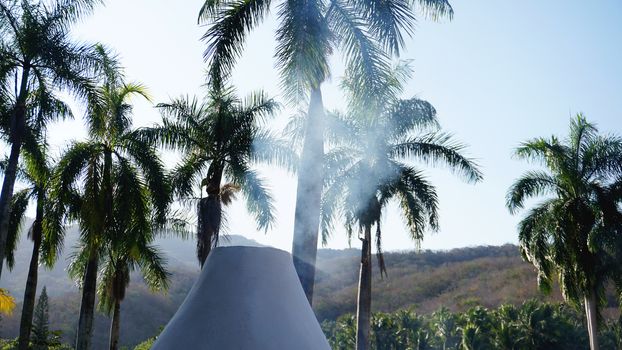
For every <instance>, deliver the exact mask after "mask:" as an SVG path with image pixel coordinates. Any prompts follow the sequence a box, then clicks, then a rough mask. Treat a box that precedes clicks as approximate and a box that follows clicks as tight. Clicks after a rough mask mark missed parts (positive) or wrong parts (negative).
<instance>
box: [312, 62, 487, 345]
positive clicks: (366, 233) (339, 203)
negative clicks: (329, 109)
mask: <svg viewBox="0 0 622 350" xmlns="http://www.w3.org/2000/svg"><path fill="white" fill-rule="evenodd" d="M397 72H398V73H400V72H402V70H397ZM405 77H406V75H399V74H394V75H393V78H392V79H390V80H388V81H386V82H382V84H383V85H384V86H385V89H386V90H387V91H388V92H390V93H385V94H384V96H380V97H381V98H382V100H375V101H369V100H365V101H359V102H357V101H356V97H355V96H354V92H355V89H357V88H358V84H357V82H356V80H351V76H348V77H347V78H346V81H345V83H344V84H343V86H344V88H345V90H346V92H347V94H348V96H349V97H350V100H351V101H353V102H351V103H350V110H349V112H348V115H346V116H343V117H339V116H338V115H337V116H335V117H336V118H340V119H341V120H342V123H341V125H342V126H343V128H342V131H341V133H340V135H338V136H339V140H337V142H336V146H335V148H334V150H333V151H331V152H329V153H328V154H327V156H328V157H327V161H325V165H326V167H327V175H328V176H327V182H326V185H325V190H324V194H323V199H322V206H321V208H322V215H321V218H322V220H321V222H322V239H323V241H324V242H326V240H327V239H328V238H329V236H330V234H331V232H332V231H333V223H334V221H335V220H336V218H337V217H343V219H344V221H345V227H346V233H347V235H348V239H351V238H352V236H353V231H354V229H355V228H356V229H358V238H359V239H360V240H361V242H362V250H361V264H360V274H359V289H358V301H357V342H356V344H357V345H356V348H357V349H369V346H370V343H369V342H370V340H369V330H370V315H371V284H372V263H371V245H372V244H373V242H372V228H373V227H374V226H375V227H376V231H375V244H376V254H377V257H378V263H379V266H380V273H381V275H382V274H383V273H386V270H385V266H384V260H383V256H382V231H381V227H380V224H381V217H382V212H383V210H384V208H385V207H386V205H387V204H388V203H389V202H390V201H391V200H394V199H395V200H397V201H398V203H399V205H400V209H401V211H402V214H403V216H404V218H405V221H406V224H407V228H408V231H409V233H410V237H411V238H412V239H413V240H414V241H415V242H420V241H421V240H422V239H423V236H424V233H425V231H426V230H427V229H428V228H430V229H432V230H436V229H437V228H438V213H437V206H438V200H437V196H436V190H435V188H434V187H433V186H432V184H430V182H429V181H428V180H427V179H426V178H425V176H424V174H423V173H422V172H421V171H420V170H417V168H415V167H414V166H413V165H411V164H408V163H406V161H409V160H422V161H424V162H426V163H433V162H442V163H445V164H446V165H448V166H449V167H450V168H451V169H452V170H454V171H456V172H458V173H460V174H462V175H464V176H465V178H466V179H467V180H469V181H471V182H476V181H479V180H480V179H481V173H480V172H479V170H478V169H477V167H476V165H475V164H474V163H473V162H472V161H471V160H469V159H468V158H465V157H464V156H462V155H461V151H462V150H463V146H461V145H460V144H458V143H456V142H454V141H453V140H452V139H451V137H450V136H449V135H447V134H444V133H442V132H440V131H439V130H438V129H439V126H438V122H437V119H436V111H435V110H434V108H433V107H432V106H431V105H430V104H429V103H428V102H425V101H422V100H419V99H416V98H411V99H406V100H402V99H399V94H400V92H401V90H402V89H401V87H402V82H403V79H405ZM385 96H392V97H391V98H390V99H384V98H385Z"/></svg>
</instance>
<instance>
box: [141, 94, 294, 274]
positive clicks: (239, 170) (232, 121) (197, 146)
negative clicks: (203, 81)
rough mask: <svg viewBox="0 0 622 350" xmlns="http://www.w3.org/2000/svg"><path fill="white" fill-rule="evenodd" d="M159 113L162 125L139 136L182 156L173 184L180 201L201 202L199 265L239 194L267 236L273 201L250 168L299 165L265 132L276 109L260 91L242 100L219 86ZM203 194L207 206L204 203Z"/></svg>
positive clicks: (282, 144)
mask: <svg viewBox="0 0 622 350" xmlns="http://www.w3.org/2000/svg"><path fill="white" fill-rule="evenodd" d="M158 108H159V109H160V111H161V112H162V116H163V118H162V124H161V125H158V126H154V127H152V128H145V129H141V130H139V131H138V132H137V136H138V137H139V138H140V139H141V140H142V141H143V142H145V143H148V144H152V145H158V146H163V147H166V148H169V149H175V150H179V151H181V152H183V156H182V161H181V163H180V164H178V165H177V166H176V167H175V169H174V170H173V173H172V175H171V182H172V186H173V190H174V192H175V194H177V195H178V196H179V197H180V198H181V199H182V200H184V201H186V202H190V203H195V202H196V200H197V199H198V200H199V214H198V215H197V216H198V226H199V229H198V233H199V234H198V242H197V247H198V249H197V255H198V258H199V262H200V263H201V264H202V263H203V261H204V260H205V258H206V256H207V253H208V252H209V250H210V249H211V247H212V246H215V245H216V244H217V243H218V239H219V233H220V227H221V222H222V221H223V218H222V217H223V210H222V206H223V205H224V206H226V205H228V204H230V203H231V201H232V200H233V198H235V195H236V194H237V193H238V192H241V194H242V195H243V196H244V199H245V200H246V204H247V209H248V211H249V212H250V213H251V214H252V215H253V216H254V217H255V221H256V222H257V227H258V229H259V230H267V229H268V228H269V227H270V225H271V224H272V223H273V222H274V207H273V203H272V196H271V195H270V193H269V191H268V188H267V185H266V183H265V180H264V179H263V178H261V177H260V176H259V174H258V173H257V172H256V171H255V170H253V169H252V165H253V164H254V163H257V162H263V163H268V164H274V165H279V166H283V167H285V168H287V169H290V170H294V169H295V166H296V164H297V156H296V154H295V152H293V151H292V150H291V149H290V148H289V147H288V145H287V144H286V143H285V142H283V141H282V140H280V139H278V138H276V137H275V136H274V135H272V134H271V133H270V132H268V131H266V130H265V129H264V126H265V122H266V120H267V119H268V118H269V117H271V116H273V115H274V113H275V112H276V111H277V110H278V109H279V105H278V103H276V102H275V101H274V100H273V99H271V98H269V97H268V96H266V94H265V93H264V92H262V91H259V92H256V93H253V94H250V95H249V96H247V97H246V98H245V99H241V98H239V97H238V96H237V95H236V93H235V91H234V89H233V88H230V87H224V86H222V85H221V82H218V83H214V84H212V85H211V86H210V87H209V91H208V94H207V96H206V97H205V98H204V99H203V100H202V101H200V100H198V99H196V98H187V97H186V98H179V99H175V100H173V101H171V102H169V103H163V104H159V105H158ZM197 190H198V191H197ZM204 191H205V192H206V193H207V195H208V197H207V202H206V201H205V200H201V199H202V198H203V192H204ZM206 203H207V204H206ZM206 227H208V228H209V229H207V228H206Z"/></svg>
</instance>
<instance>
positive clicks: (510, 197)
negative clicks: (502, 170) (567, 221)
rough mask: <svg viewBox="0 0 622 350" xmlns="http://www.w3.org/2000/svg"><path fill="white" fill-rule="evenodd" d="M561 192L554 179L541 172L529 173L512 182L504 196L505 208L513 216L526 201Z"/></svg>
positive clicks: (561, 189)
mask: <svg viewBox="0 0 622 350" xmlns="http://www.w3.org/2000/svg"><path fill="white" fill-rule="evenodd" d="M557 191H560V192H563V188H560V186H559V185H558V184H557V181H556V180H555V178H553V177H552V176H550V175H549V174H547V173H545V172H542V171H530V172H527V173H526V174H524V175H523V176H521V177H520V178H519V179H518V180H516V181H515V182H514V184H513V185H512V187H510V190H509V191H508V193H507V196H506V206H507V207H508V209H509V210H510V213H512V214H514V213H515V212H516V211H517V210H518V209H521V208H523V203H524V201H525V200H526V199H528V198H531V197H537V196H541V195H544V194H548V193H555V192H557Z"/></svg>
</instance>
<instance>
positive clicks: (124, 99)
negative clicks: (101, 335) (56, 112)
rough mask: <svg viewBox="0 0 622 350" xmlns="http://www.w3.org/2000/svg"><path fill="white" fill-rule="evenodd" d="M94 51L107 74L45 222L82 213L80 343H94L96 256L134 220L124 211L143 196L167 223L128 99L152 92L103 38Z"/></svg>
mask: <svg viewBox="0 0 622 350" xmlns="http://www.w3.org/2000/svg"><path fill="white" fill-rule="evenodd" d="M96 52H97V56H98V59H99V60H100V61H101V62H102V66H103V68H104V69H103V73H104V79H103V81H102V83H101V85H100V86H98V88H97V95H96V97H95V98H92V99H90V101H89V105H88V111H87V117H86V122H87V126H88V131H89V138H88V140H86V141H82V142H74V143H73V144H72V145H71V146H70V147H69V149H68V150H66V152H65V153H64V155H63V156H62V158H61V159H60V161H59V164H58V169H57V170H56V172H55V174H54V184H53V187H52V188H53V194H54V196H55V198H58V200H57V202H56V203H55V205H54V206H55V208H54V209H53V210H52V211H51V213H53V214H52V215H51V217H52V219H51V220H49V222H48V224H49V225H55V226H61V225H62V222H63V218H66V219H69V220H73V221H77V222H78V224H79V225H80V230H81V232H82V235H81V247H80V248H81V249H80V251H79V252H78V254H77V255H76V259H75V261H74V262H73V263H72V265H71V266H70V273H71V274H72V276H73V277H74V278H76V279H79V280H80V282H81V285H82V302H81V306H80V319H79V322H78V332H77V339H76V348H77V349H88V348H89V345H90V337H91V331H92V325H93V312H94V307H95V294H96V285H97V271H98V265H99V261H100V259H101V258H102V254H103V253H104V252H106V251H107V249H108V248H109V246H110V244H111V242H115V240H117V239H121V238H120V237H122V236H123V234H125V233H127V232H123V231H121V230H122V228H123V225H122V224H123V223H126V222H129V220H126V218H125V217H124V216H127V215H133V213H134V212H135V211H136V210H142V208H144V207H145V205H146V204H145V202H146V203H148V205H149V207H150V208H152V213H153V214H152V215H151V219H150V220H151V222H152V224H154V225H165V224H166V216H167V211H168V206H169V203H170V199H171V195H170V190H169V188H170V185H169V182H168V178H167V177H166V175H165V171H164V166H163V164H162V162H161V161H160V158H159V157H158V155H157V153H156V150H155V149H154V148H153V147H151V146H150V145H148V144H147V143H145V142H143V141H142V140H141V139H140V138H139V137H138V134H137V132H136V131H134V130H132V129H131V127H132V118H131V113H132V106H131V105H130V104H129V103H128V100H129V99H130V98H131V97H132V96H142V97H144V98H147V99H148V95H147V93H146V90H145V88H144V87H143V86H142V85H140V84H133V83H125V82H124V81H123V74H122V68H121V67H120V66H119V64H118V61H117V60H116V58H115V57H112V56H110V55H109V54H108V53H107V52H106V51H105V50H104V48H103V47H101V46H98V47H97V50H96ZM136 215H139V214H136ZM140 215H146V213H141V214H140ZM139 217H142V216H139ZM120 231H121V232H120ZM130 233H133V232H131V231H130ZM58 239H59V240H60V239H62V238H61V237H59V238H58Z"/></svg>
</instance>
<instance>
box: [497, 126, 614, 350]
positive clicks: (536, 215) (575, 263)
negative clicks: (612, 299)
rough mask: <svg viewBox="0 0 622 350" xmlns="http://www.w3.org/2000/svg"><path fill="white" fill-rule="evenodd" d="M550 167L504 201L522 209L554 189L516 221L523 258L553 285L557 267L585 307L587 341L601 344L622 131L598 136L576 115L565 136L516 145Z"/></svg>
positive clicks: (566, 291)
mask: <svg viewBox="0 0 622 350" xmlns="http://www.w3.org/2000/svg"><path fill="white" fill-rule="evenodd" d="M515 154H516V156H517V157H518V158H520V159H526V160H532V161H536V162H537V163H539V164H542V165H544V166H545V167H546V170H547V171H531V172H527V173H526V174H524V175H523V176H522V177H521V178H519V179H518V180H516V182H515V183H514V184H513V185H512V186H511V187H510V189H509V191H508V194H507V207H508V209H509V210H510V212H511V213H516V212H517V211H518V210H519V209H522V208H523V206H524V203H525V201H526V200H527V199H529V198H534V197H540V196H545V195H550V197H548V198H546V199H545V200H544V201H542V202H540V203H538V204H537V205H535V206H534V207H533V208H532V209H531V210H530V211H529V212H528V213H527V214H526V215H525V217H524V218H523V220H522V221H521V222H520V223H519V225H518V232H519V241H520V247H521V252H522V254H523V257H524V259H526V260H527V261H529V262H531V263H532V264H534V266H535V267H536V268H537V269H538V283H539V285H540V287H541V288H542V289H543V290H544V291H546V292H548V291H550V289H551V284H552V278H553V274H554V273H557V275H558V277H559V282H560V287H561V289H562V293H563V295H564V297H565V298H566V300H569V301H571V302H573V303H575V304H578V305H580V304H581V301H583V304H584V306H585V313H586V316H587V324H588V332H589V336H590V347H591V348H592V349H597V348H598V338H597V330H598V317H599V316H598V315H599V310H600V305H601V304H602V302H603V291H604V289H605V283H606V282H607V281H608V280H611V281H613V283H614V284H615V285H616V286H617V287H618V288H620V287H622V281H621V280H620V276H621V274H620V270H619V269H620V263H619V261H620V260H619V259H620V256H621V255H620V251H619V249H620V247H621V245H620V243H621V242H620V232H621V229H622V225H621V224H622V213H621V212H620V210H619V204H620V201H621V199H622V138H620V137H618V136H614V135H599V134H598V129H597V128H596V126H594V125H593V124H590V123H588V122H587V120H586V119H585V117H584V116H583V115H582V114H578V115H577V116H576V118H574V119H573V120H572V121H571V123H570V134H569V136H568V137H567V138H566V139H565V140H563V141H561V140H559V139H558V138H557V137H555V136H552V137H551V138H550V139H545V138H536V139H532V140H529V141H527V142H524V143H522V144H521V145H520V146H519V147H518V148H517V149H516V152H515Z"/></svg>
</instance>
